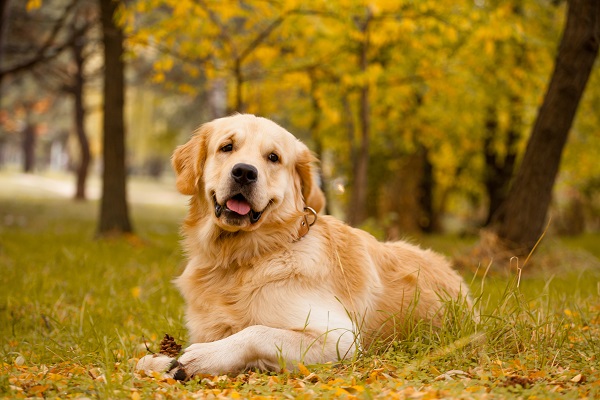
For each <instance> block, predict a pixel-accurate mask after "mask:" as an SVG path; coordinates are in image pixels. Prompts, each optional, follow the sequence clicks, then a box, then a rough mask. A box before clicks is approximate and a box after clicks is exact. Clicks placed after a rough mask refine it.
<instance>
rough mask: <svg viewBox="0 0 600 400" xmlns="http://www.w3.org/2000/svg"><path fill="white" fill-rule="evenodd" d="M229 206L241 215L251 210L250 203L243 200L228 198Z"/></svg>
mask: <svg viewBox="0 0 600 400" xmlns="http://www.w3.org/2000/svg"><path fill="white" fill-rule="evenodd" d="M227 208H229V209H230V210H231V211H233V212H235V213H238V214H240V215H246V214H248V213H249V212H250V204H248V203H246V202H245V201H243V200H242V201H240V200H235V199H230V200H227Z"/></svg>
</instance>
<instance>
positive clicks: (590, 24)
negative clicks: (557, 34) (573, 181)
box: [492, 0, 600, 254]
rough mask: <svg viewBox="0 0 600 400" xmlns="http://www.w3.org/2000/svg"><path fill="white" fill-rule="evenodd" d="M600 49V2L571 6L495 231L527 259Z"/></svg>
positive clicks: (580, 0)
mask: <svg viewBox="0 0 600 400" xmlns="http://www.w3.org/2000/svg"><path fill="white" fill-rule="evenodd" d="M599 43H600V2H598V1H597V0H570V1H569V3H568V12H567V18H566V25H565V29H564V33H563V36H562V39H561V42H560V45H559V48H558V54H557V56H556V61H555V66H554V72H553V73H552V77H551V80H550V83H549V85H548V90H547V92H546V95H545V98H544V101H543V103H542V106H541V108H540V110H539V112H538V115H537V119H536V122H535V124H534V127H533V130H532V133H531V137H530V139H529V141H528V143H527V148H526V150H525V155H524V156H523V160H522V162H521V165H520V166H519V169H518V172H517V175H516V177H515V180H514V183H513V184H512V186H511V188H510V191H509V194H508V197H507V199H506V201H505V202H504V203H503V205H502V206H501V207H500V209H499V210H498V212H497V213H496V215H495V216H494V221H493V225H492V230H493V231H494V232H495V233H496V234H497V236H498V237H499V238H500V239H501V240H502V241H503V242H504V244H505V245H507V246H509V247H510V248H512V249H513V250H515V251H517V252H519V253H523V254H526V253H528V252H529V251H531V250H532V249H533V247H534V246H535V244H536V242H537V240H538V239H539V237H540V235H541V234H542V232H543V229H544V223H545V220H546V214H547V212H548V207H549V205H550V200H551V198H552V188H553V186H554V181H555V179H556V175H557V173H558V169H559V165H560V161H561V156H562V152H563V148H564V146H565V143H566V140H567V137H568V134H569V131H570V128H571V125H572V123H573V120H574V118H575V113H576V111H577V107H578V105H579V101H580V100H581V96H582V94H583V92H584V89H585V86H586V84H587V81H588V78H589V76H590V73H591V71H592V67H593V65H594V61H595V59H596V57H597V55H598V46H599Z"/></svg>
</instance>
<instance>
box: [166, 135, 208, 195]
mask: <svg viewBox="0 0 600 400" xmlns="http://www.w3.org/2000/svg"><path fill="white" fill-rule="evenodd" d="M209 130H210V128H209V126H208V125H206V124H205V125H202V126H201V127H200V128H199V129H198V130H197V131H196V132H194V135H193V136H192V138H191V139H190V140H189V141H188V142H187V143H186V144H183V145H181V146H179V147H177V148H176V149H175V152H174V153H173V156H172V157H171V164H172V165H173V169H175V172H176V174H177V182H176V183H177V190H179V192H181V193H182V194H187V195H193V194H196V193H198V185H199V183H200V180H201V179H202V167H203V165H204V161H205V159H206V136H207V134H208V131H209Z"/></svg>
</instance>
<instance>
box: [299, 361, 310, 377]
mask: <svg viewBox="0 0 600 400" xmlns="http://www.w3.org/2000/svg"><path fill="white" fill-rule="evenodd" d="M298 371H300V373H301V374H302V375H304V376H308V375H310V371H309V370H308V368H306V367H305V366H304V364H302V363H298Z"/></svg>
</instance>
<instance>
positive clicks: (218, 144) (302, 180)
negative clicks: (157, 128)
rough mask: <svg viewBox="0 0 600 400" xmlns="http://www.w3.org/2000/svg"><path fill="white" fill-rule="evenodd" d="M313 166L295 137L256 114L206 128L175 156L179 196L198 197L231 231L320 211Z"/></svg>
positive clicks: (174, 164)
mask: <svg viewBox="0 0 600 400" xmlns="http://www.w3.org/2000/svg"><path fill="white" fill-rule="evenodd" d="M313 161H314V157H313V156H312V154H311V153H310V151H309V150H308V148H307V147H306V146H305V145H304V144H302V143H301V142H300V141H298V140H297V139H296V138H295V137H294V136H293V135H292V134H291V133H289V132H288V131H286V130H285V129H283V128H282V127H280V126H279V125H277V124H275V123H274V122H272V121H270V120H268V119H265V118H259V117H255V116H253V115H235V116H231V117H226V118H220V119H217V120H214V121H212V122H210V123H208V124H205V125H203V126H202V127H201V128H200V129H199V130H198V131H197V132H196V134H195V135H194V136H193V137H192V139H191V140H190V141H189V142H188V143H186V144H185V145H183V146H180V147H178V148H177V150H176V151H175V153H174V154H173V166H174V168H175V171H176V172H177V188H178V189H179V191H180V192H182V193H183V194H188V195H193V196H200V199H201V200H202V201H203V203H204V204H205V206H206V208H207V210H208V212H209V213H210V214H212V218H213V221H214V223H215V224H216V225H218V226H219V227H220V228H222V229H224V230H226V231H230V232H235V231H239V230H245V231H252V230H255V229H258V227H260V226H261V225H262V224H264V223H267V222H268V221H270V222H278V221H279V222H284V221H286V220H287V219H288V218H292V217H293V216H294V215H298V213H301V212H302V210H303V209H304V207H305V206H311V207H313V208H315V209H316V210H317V211H319V210H320V209H321V208H322V206H323V204H324V196H323V194H322V193H321V191H320V189H319V188H318V186H317V185H316V184H315V182H314V177H313V172H312V166H311V164H312V162H313Z"/></svg>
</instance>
